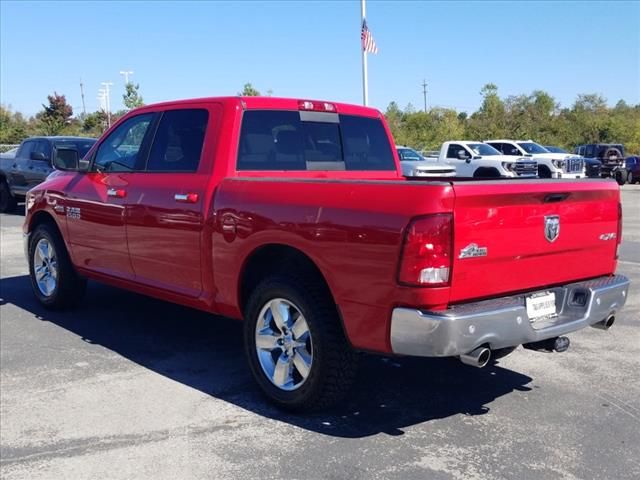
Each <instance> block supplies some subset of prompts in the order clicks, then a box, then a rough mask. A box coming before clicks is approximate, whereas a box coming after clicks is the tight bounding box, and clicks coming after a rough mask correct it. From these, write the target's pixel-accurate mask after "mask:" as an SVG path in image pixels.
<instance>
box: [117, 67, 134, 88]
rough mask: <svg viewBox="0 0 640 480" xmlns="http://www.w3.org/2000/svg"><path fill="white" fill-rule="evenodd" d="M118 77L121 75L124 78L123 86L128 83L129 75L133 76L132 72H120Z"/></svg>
mask: <svg viewBox="0 0 640 480" xmlns="http://www.w3.org/2000/svg"><path fill="white" fill-rule="evenodd" d="M120 75H122V76H123V77H124V84H125V85H126V84H128V83H129V75H133V71H132V70H120Z"/></svg>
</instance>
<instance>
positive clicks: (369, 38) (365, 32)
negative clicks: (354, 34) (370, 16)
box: [360, 20, 378, 55]
mask: <svg viewBox="0 0 640 480" xmlns="http://www.w3.org/2000/svg"><path fill="white" fill-rule="evenodd" d="M360 38H361V39H362V50H364V51H365V52H368V53H373V54H374V55H375V54H376V53H378V47H376V41H375V40H374V39H373V35H371V32H370V31H369V29H368V28H367V21H366V20H362V32H361V33H360Z"/></svg>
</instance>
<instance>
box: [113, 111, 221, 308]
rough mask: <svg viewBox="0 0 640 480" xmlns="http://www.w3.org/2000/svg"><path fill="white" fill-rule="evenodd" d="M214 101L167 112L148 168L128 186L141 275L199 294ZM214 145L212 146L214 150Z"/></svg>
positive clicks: (130, 228) (132, 243)
mask: <svg viewBox="0 0 640 480" xmlns="http://www.w3.org/2000/svg"><path fill="white" fill-rule="evenodd" d="M217 112H218V111H217V109H216V108H214V107H212V106H210V105H209V106H207V107H203V108H189V109H176V110H168V111H165V112H164V113H162V114H161V115H162V116H161V118H160V119H159V121H158V126H157V129H156V132H155V135H154V139H153V144H152V145H151V147H150V149H149V156H148V160H147V164H146V170H145V172H144V173H139V174H136V176H135V179H134V180H133V181H132V182H131V184H130V185H129V187H128V190H127V198H126V202H125V203H126V207H127V242H128V244H129V253H130V255H131V263H132V265H133V270H134V272H135V274H136V281H138V282H141V283H144V284H147V285H150V286H153V287H155V288H161V289H166V290H170V291H172V292H176V293H180V294H182V295H186V296H189V297H197V296H199V295H200V293H201V292H202V271H203V268H202V264H201V262H202V258H201V252H202V251H203V248H204V246H203V245H202V243H201V242H202V231H203V228H204V219H205V213H206V212H205V208H206V205H205V203H204V202H205V197H206V188H207V186H208V184H209V179H210V174H209V170H210V168H209V167H210V165H209V162H205V161H204V160H202V158H204V157H205V156H204V155H203V147H204V143H205V142H204V139H205V133H206V132H207V124H208V123H212V122H213V121H214V120H215V117H216V116H217ZM210 147H211V146H210V145H209V148H207V151H211V148H210Z"/></svg>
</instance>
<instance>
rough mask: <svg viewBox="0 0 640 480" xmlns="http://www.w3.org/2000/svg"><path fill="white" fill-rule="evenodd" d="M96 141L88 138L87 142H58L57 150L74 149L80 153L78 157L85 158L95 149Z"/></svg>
mask: <svg viewBox="0 0 640 480" xmlns="http://www.w3.org/2000/svg"><path fill="white" fill-rule="evenodd" d="M94 143H96V140H94V139H93V138H87V139H86V140H65V141H64V142H56V148H72V149H76V150H77V151H78V156H79V157H80V158H83V157H84V156H85V155H86V154H87V152H88V151H89V150H90V149H91V147H93V144H94Z"/></svg>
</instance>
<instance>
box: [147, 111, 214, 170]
mask: <svg viewBox="0 0 640 480" xmlns="http://www.w3.org/2000/svg"><path fill="white" fill-rule="evenodd" d="M208 118H209V112H207V111H206V110H204V109H188V110H169V111H166V112H164V113H163V114H162V119H161V120H160V123H159V124H158V128H157V130H156V133H155V136H154V139H153V145H152V146H151V152H150V153H149V160H148V161H147V170H148V171H156V172H195V171H196V170H198V165H199V164H200V156H201V155H202V145H203V143H204V135H205V132H206V131H207V120H208Z"/></svg>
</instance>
